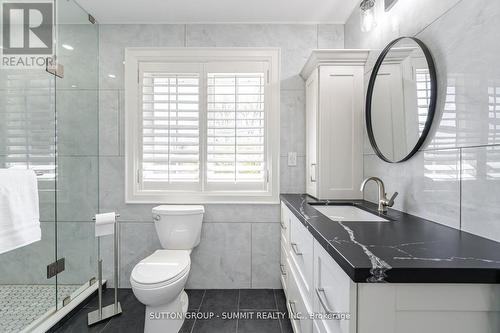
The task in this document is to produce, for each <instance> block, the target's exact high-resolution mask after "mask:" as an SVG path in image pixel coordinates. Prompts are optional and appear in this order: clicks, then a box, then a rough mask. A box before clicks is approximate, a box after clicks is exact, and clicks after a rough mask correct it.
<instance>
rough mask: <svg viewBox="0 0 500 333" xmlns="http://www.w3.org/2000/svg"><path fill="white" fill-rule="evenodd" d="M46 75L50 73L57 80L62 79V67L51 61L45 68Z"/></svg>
mask: <svg viewBox="0 0 500 333" xmlns="http://www.w3.org/2000/svg"><path fill="white" fill-rule="evenodd" d="M45 70H46V71H47V73H50V74H52V75H55V76H57V77H59V78H61V79H62V78H64V66H63V65H61V64H59V63H57V61H55V60H53V61H50V62H47V67H46V68H45Z"/></svg>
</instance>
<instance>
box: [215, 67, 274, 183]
mask: <svg viewBox="0 0 500 333" xmlns="http://www.w3.org/2000/svg"><path fill="white" fill-rule="evenodd" d="M206 76H207V154H206V168H207V170H206V182H207V188H209V189H214V190H230V189H234V188H237V189H245V190H262V189H264V188H265V186H266V173H267V170H266V163H265V161H266V158H265V156H266V148H265V147H266V146H265V140H266V137H265V126H266V115H265V102H266V101H265V88H266V71H265V67H264V64H262V63H251V64H250V63H246V64H232V65H227V64H226V65H221V64H209V65H207V68H206Z"/></svg>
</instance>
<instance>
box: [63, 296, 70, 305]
mask: <svg viewBox="0 0 500 333" xmlns="http://www.w3.org/2000/svg"><path fill="white" fill-rule="evenodd" d="M69 302H71V296H66V297H65V298H64V299H63V306H66V305H68V304H69Z"/></svg>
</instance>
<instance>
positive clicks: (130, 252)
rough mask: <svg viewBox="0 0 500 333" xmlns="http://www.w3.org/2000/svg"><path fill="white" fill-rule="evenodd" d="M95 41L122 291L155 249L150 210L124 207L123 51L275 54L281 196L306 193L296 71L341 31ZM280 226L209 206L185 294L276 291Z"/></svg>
mask: <svg viewBox="0 0 500 333" xmlns="http://www.w3.org/2000/svg"><path fill="white" fill-rule="evenodd" d="M99 37H100V38H99V42H100V48H99V50H100V56H99V63H100V68H99V83H100V91H99V107H100V115H99V121H100V126H99V150H100V163H99V179H100V184H99V200H100V201H99V206H100V210H101V211H102V212H105V211H110V210H114V211H117V212H119V213H120V214H121V218H120V221H121V223H120V229H121V230H120V235H121V237H120V238H121V246H120V253H121V263H120V268H121V276H120V286H121V287H129V286H130V283H129V278H130V272H131V270H132V268H133V266H134V265H135V264H136V263H137V262H139V261H140V260H141V259H142V258H144V257H146V256H147V255H149V254H150V253H152V252H153V251H154V250H156V249H159V248H160V244H159V241H158V239H157V236H156V231H155V230H154V225H153V224H152V223H151V208H152V207H153V206H154V205H140V204H134V205H131V204H126V203H125V201H124V163H125V161H124V119H123V117H124V105H123V104H124V102H123V101H124V87H123V76H124V68H123V63H122V62H123V60H124V49H125V47H132V46H172V47H184V46H186V47H216V46H217V47H218V46H220V47H280V48H281V51H282V59H281V63H282V72H281V170H280V175H281V192H288V193H299V192H304V189H305V183H304V179H305V144H304V142H305V137H304V135H305V127H304V119H305V97H304V82H303V80H302V79H301V78H300V77H299V72H300V70H301V68H302V66H303V65H304V63H305V61H306V60H307V58H308V56H309V54H310V52H311V50H312V49H315V48H343V47H344V26H343V25H319V26H318V25H302V24H301V25H281V24H276V25H270V24H264V25H260V24H255V25H253V24H238V25H234V24H214V25H100V36H99ZM110 75H111V76H110ZM112 76H114V77H112ZM288 152H297V155H298V163H297V166H296V167H288V166H287V163H286V161H287V153H288ZM278 223H279V207H278V206H277V205H206V213H205V218H204V223H203V228H202V238H201V243H200V245H199V246H198V248H196V249H195V250H194V251H193V253H192V268H191V273H190V278H189V280H188V288H279V287H280V282H279V265H278V263H279V224H278ZM109 246H110V245H109V244H108V245H107V246H104V249H105V250H104V252H107V254H106V253H105V256H109V252H110V247H109ZM105 259H106V257H105ZM110 259H111V258H110ZM108 262H109V260H108ZM109 274H110V272H109V271H107V272H106V275H107V277H108V278H110V275H109Z"/></svg>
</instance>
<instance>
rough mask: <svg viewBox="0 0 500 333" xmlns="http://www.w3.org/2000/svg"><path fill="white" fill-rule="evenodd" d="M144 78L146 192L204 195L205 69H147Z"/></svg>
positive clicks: (142, 68)
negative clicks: (202, 94)
mask: <svg viewBox="0 0 500 333" xmlns="http://www.w3.org/2000/svg"><path fill="white" fill-rule="evenodd" d="M139 75H140V81H141V85H140V88H139V89H140V91H141V99H140V103H141V104H142V108H141V109H142V123H141V126H142V146H141V148H142V161H141V162H142V165H141V167H142V170H141V172H140V175H141V178H142V184H143V187H144V188H145V189H168V190H170V189H172V190H176V189H183V190H196V189H199V184H200V82H201V79H202V78H201V72H200V70H199V66H197V65H195V66H193V65H182V64H178V65H168V64H143V65H142V66H140V71H139Z"/></svg>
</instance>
